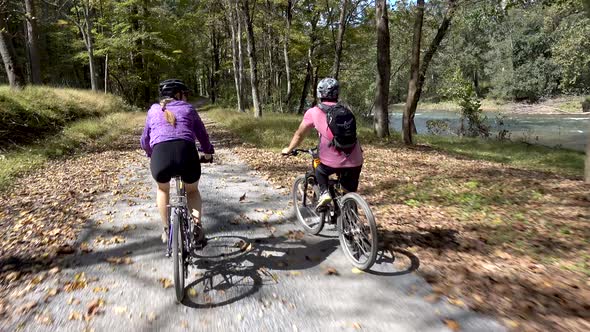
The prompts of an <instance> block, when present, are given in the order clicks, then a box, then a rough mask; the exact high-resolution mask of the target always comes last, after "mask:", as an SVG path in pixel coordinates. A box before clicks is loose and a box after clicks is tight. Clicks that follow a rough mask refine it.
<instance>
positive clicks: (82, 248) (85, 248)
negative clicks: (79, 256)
mask: <svg viewBox="0 0 590 332" xmlns="http://www.w3.org/2000/svg"><path fill="white" fill-rule="evenodd" d="M80 251H82V252H83V253H89V252H91V251H92V248H90V245H89V244H88V242H82V243H81V244H80Z"/></svg>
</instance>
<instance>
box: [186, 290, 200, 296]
mask: <svg viewBox="0 0 590 332" xmlns="http://www.w3.org/2000/svg"><path fill="white" fill-rule="evenodd" d="M197 294H198V293H197V290H196V289H194V288H190V289H189V290H188V295H190V296H191V297H196V296H197Z"/></svg>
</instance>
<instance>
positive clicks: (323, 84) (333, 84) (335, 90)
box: [317, 77, 340, 100]
mask: <svg viewBox="0 0 590 332" xmlns="http://www.w3.org/2000/svg"><path fill="white" fill-rule="evenodd" d="M339 94H340V85H339V84H338V81H337V80H336V79H334V78H331V77H327V78H324V79H322V80H321V81H320V82H319V83H318V87H317V96H318V98H320V99H328V100H338V95H339Z"/></svg>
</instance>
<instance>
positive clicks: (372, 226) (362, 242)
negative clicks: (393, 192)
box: [289, 148, 378, 270]
mask: <svg viewBox="0 0 590 332" xmlns="http://www.w3.org/2000/svg"><path fill="white" fill-rule="evenodd" d="M299 153H307V154H309V155H310V156H311V157H312V162H311V167H310V169H309V170H307V172H306V173H305V174H304V175H300V176H298V177H297V178H296V179H295V182H294V183H293V190H292V195H293V205H294V208H295V215H296V216H297V220H299V222H300V223H301V225H302V226H303V228H304V229H305V230H306V232H308V233H310V234H312V235H316V234H318V233H320V232H321V231H322V229H323V227H324V224H325V223H330V224H336V229H337V231H338V238H339V240H340V246H341V247H342V250H343V251H344V254H345V256H346V257H347V258H348V259H349V260H350V261H351V263H352V265H354V266H355V267H357V268H358V269H361V270H368V269H370V268H371V266H373V264H374V263H375V259H376V257H377V246H378V239H377V224H376V223H375V217H374V216H373V212H371V208H370V207H369V205H368V204H367V202H366V201H365V200H364V199H363V198H362V197H361V196H360V195H359V194H357V193H354V192H349V193H345V192H344V189H343V188H342V185H341V184H340V176H338V178H337V179H336V180H334V179H330V180H329V182H328V185H329V187H328V188H329V191H330V195H331V196H332V203H331V204H329V205H328V206H326V207H324V209H322V210H320V211H317V210H316V206H317V203H318V198H319V196H320V189H319V186H318V184H317V180H316V177H315V169H316V168H317V167H318V166H319V165H320V159H319V155H318V150H317V148H312V149H295V150H293V151H291V153H290V154H289V155H292V156H296V155H298V154H299ZM360 212H362V216H361V213H360ZM363 217H364V218H363Z"/></svg>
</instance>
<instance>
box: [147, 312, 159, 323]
mask: <svg viewBox="0 0 590 332" xmlns="http://www.w3.org/2000/svg"><path fill="white" fill-rule="evenodd" d="M156 319H158V317H156V314H155V313H154V312H150V313H149V314H148V315H147V320H148V321H149V322H153V321H155V320H156Z"/></svg>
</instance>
